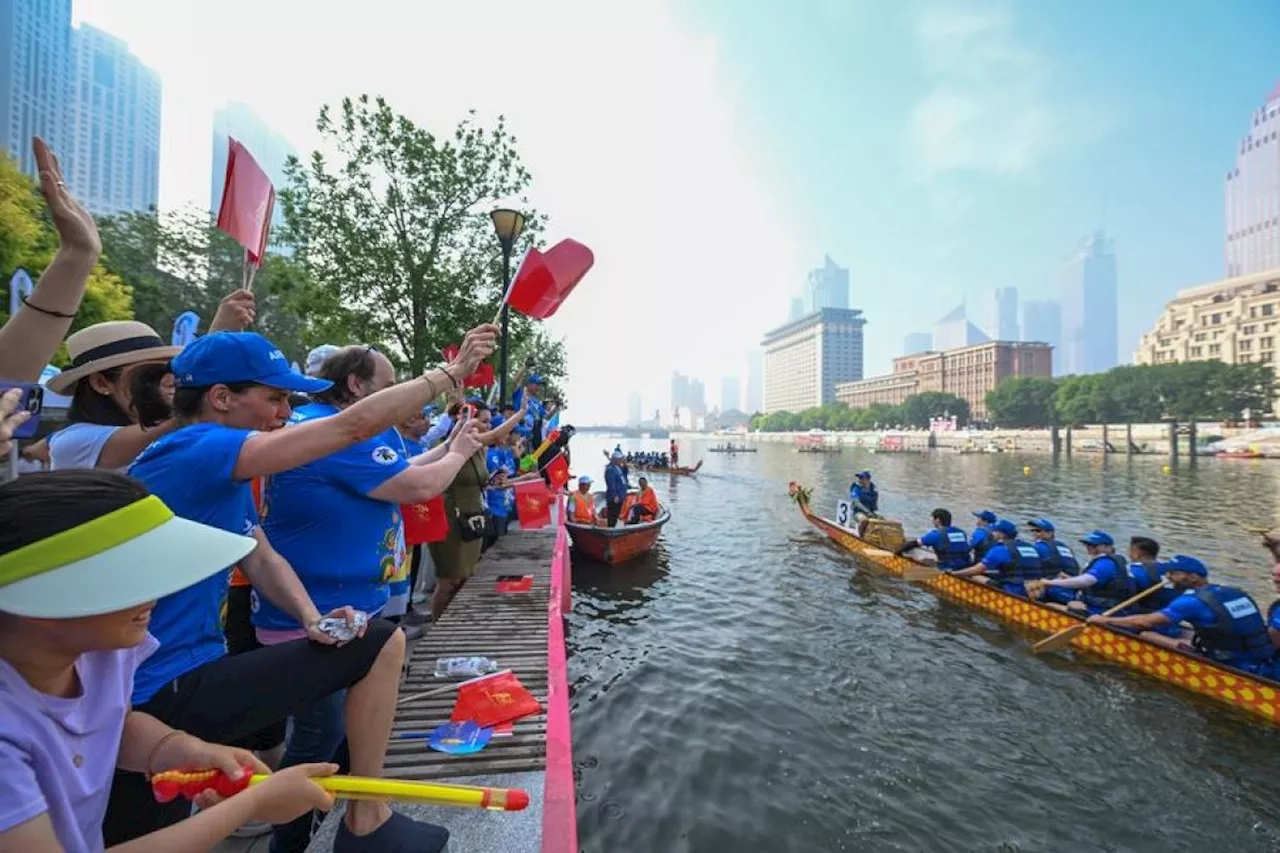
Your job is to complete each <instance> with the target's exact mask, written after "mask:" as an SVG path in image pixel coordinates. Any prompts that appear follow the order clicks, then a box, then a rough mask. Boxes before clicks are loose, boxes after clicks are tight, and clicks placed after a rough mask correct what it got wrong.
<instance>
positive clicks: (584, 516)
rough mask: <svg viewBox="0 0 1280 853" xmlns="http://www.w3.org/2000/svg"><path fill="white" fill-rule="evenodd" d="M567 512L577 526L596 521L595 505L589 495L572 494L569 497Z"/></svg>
mask: <svg viewBox="0 0 1280 853" xmlns="http://www.w3.org/2000/svg"><path fill="white" fill-rule="evenodd" d="M569 510H570V512H571V513H572V516H571V517H572V518H573V520H574V521H576V522H578V523H579V524H594V523H595V520H596V503H595V501H594V500H592V499H591V495H589V494H588V495H584V494H583V493H582V492H574V493H572V494H571V495H569Z"/></svg>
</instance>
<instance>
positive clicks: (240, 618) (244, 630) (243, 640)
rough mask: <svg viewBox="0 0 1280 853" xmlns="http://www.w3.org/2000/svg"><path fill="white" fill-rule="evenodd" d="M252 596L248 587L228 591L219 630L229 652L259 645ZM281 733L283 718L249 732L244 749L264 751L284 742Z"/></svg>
mask: <svg viewBox="0 0 1280 853" xmlns="http://www.w3.org/2000/svg"><path fill="white" fill-rule="evenodd" d="M252 595H253V587H251V586H233V587H231V588H230V589H228V590H227V624H226V625H225V626H224V627H223V629H222V632H223V635H224V636H226V638H227V653H228V654H233V655H238V654H243V653H244V652H251V651H253V650H254V649H260V648H262V644H261V643H259V642H258V636H257V634H255V633H254V630H253V622H251V621H250V614H251V612H252ZM284 735H285V721H284V720H281V721H279V722H278V723H272V724H271V725H269V726H267V727H266V728H265V729H262V730H261V731H257V732H254V733H253V734H251V735H249V736H248V737H247V738H245V739H244V741H243V745H244V748H245V749H252V750H255V751H257V752H266V751H267V750H269V749H275V748H276V747H277V746H279V745H280V744H282V743H284Z"/></svg>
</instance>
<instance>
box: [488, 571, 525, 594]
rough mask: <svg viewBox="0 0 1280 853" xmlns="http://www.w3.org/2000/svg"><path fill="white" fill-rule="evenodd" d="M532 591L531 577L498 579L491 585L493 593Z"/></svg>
mask: <svg viewBox="0 0 1280 853" xmlns="http://www.w3.org/2000/svg"><path fill="white" fill-rule="evenodd" d="M532 590H533V575H521V576H520V577H500V578H498V581H497V583H495V584H494V585H493V591H494V592H530V591H532Z"/></svg>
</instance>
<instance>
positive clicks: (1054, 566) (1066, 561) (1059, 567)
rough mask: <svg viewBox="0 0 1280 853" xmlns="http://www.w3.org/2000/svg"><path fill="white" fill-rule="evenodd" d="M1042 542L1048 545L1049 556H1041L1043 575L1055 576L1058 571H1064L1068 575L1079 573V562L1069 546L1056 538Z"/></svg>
mask: <svg viewBox="0 0 1280 853" xmlns="http://www.w3.org/2000/svg"><path fill="white" fill-rule="evenodd" d="M1044 544H1045V545H1047V546H1048V547H1049V556H1048V557H1041V561H1042V562H1043V563H1044V569H1045V574H1044V576H1045V577H1047V578H1052V577H1056V576H1057V574H1058V572H1066V573H1067V574H1069V575H1078V574H1080V562H1079V561H1078V560H1076V555H1075V552H1073V551H1072V550H1071V548H1070V546H1068V545H1067V544H1066V543H1063V542H1059V541H1058V540H1057V539H1049V540H1047V541H1045V543H1044Z"/></svg>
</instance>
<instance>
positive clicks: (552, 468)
mask: <svg viewBox="0 0 1280 853" xmlns="http://www.w3.org/2000/svg"><path fill="white" fill-rule="evenodd" d="M545 470H546V473H547V482H549V483H550V484H551V488H552V489H553V490H554V491H559V490H560V489H562V488H564V484H565V483H567V482H569V460H567V459H565V458H564V453H563V452H561V453H557V454H556V455H555V458H554V459H552V460H551V461H550V462H548V463H547V467H546V469H545Z"/></svg>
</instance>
